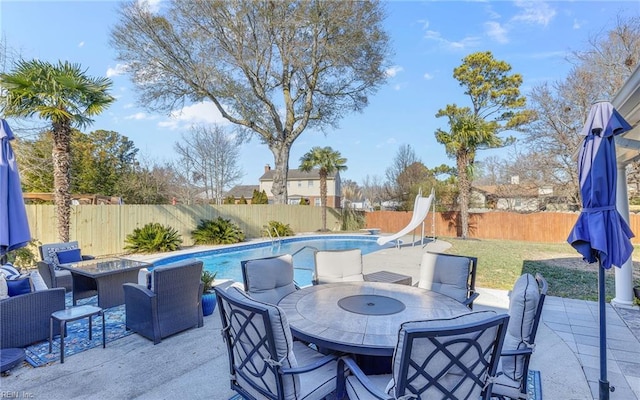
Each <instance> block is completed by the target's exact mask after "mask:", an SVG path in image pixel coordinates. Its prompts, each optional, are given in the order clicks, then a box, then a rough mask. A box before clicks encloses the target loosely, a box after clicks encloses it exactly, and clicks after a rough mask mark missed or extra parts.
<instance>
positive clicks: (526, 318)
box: [500, 274, 540, 380]
mask: <svg viewBox="0 0 640 400" xmlns="http://www.w3.org/2000/svg"><path fill="white" fill-rule="evenodd" d="M539 301H540V291H539V288H538V282H537V281H536V279H535V278H534V277H533V275H531V274H523V275H521V276H520V277H519V278H518V280H517V281H516V283H515V285H514V286H513V290H512V291H511V295H510V298H509V315H510V317H511V318H510V319H509V325H508V327H507V334H506V336H505V338H504V344H503V346H502V350H503V351H506V350H520V349H524V348H527V347H528V346H529V338H530V337H531V329H532V328H533V323H534V319H535V316H536V309H537V308H538V302H539ZM500 361H501V364H502V372H503V373H504V374H505V375H506V376H508V377H509V378H511V379H513V380H520V379H521V378H522V374H523V367H524V365H523V363H524V356H503V357H501V359H500Z"/></svg>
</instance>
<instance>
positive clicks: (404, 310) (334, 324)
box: [278, 282, 470, 356]
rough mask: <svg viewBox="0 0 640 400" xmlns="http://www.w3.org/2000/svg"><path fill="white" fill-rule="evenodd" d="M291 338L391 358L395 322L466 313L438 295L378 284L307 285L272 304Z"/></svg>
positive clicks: (455, 303)
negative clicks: (282, 315) (284, 319)
mask: <svg viewBox="0 0 640 400" xmlns="http://www.w3.org/2000/svg"><path fill="white" fill-rule="evenodd" d="M278 306H280V307H281V308H282V309H283V310H284V312H285V314H286V315H287V319H288V321H289V325H290V327H291V331H292V333H293V335H294V337H297V338H299V339H301V340H305V341H309V342H312V343H316V344H317V345H318V346H321V347H325V348H328V349H331V350H336V351H343V352H346V353H353V354H364V355H376V356H389V355H392V354H393V351H394V349H395V346H396V343H397V340H398V330H399V329H400V324H402V323H403V322H407V321H417V320H426V319H438V318H451V317H454V316H457V315H460V314H466V313H469V312H470V310H469V308H467V307H466V306H464V305H463V304H461V303H459V302H458V301H456V300H454V299H453V298H451V297H448V296H445V295H443V294H440V293H437V292H433V291H429V290H426V289H420V288H417V287H413V286H406V285H397V284H393V283H381V282H343V283H331V284H324V285H316V286H308V287H305V288H302V289H300V290H297V291H295V292H293V293H291V294H289V295H287V296H285V297H284V298H283V299H282V300H280V302H279V303H278Z"/></svg>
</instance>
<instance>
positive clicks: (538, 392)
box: [229, 369, 542, 400]
mask: <svg viewBox="0 0 640 400" xmlns="http://www.w3.org/2000/svg"><path fill="white" fill-rule="evenodd" d="M527 391H528V392H529V399H531V400H542V381H540V371H534V370H531V369H530V370H529V375H527ZM329 397H331V396H329ZM229 400H243V397H242V396H240V395H239V394H236V395H233V396H231V397H230V398H229Z"/></svg>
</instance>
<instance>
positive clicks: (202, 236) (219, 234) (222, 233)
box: [191, 217, 245, 244]
mask: <svg viewBox="0 0 640 400" xmlns="http://www.w3.org/2000/svg"><path fill="white" fill-rule="evenodd" d="M191 237H192V238H193V241H194V242H195V244H233V243H238V242H243V241H244V238H245V235H244V232H243V231H242V229H240V227H239V226H238V225H236V224H234V223H233V222H231V220H230V219H224V218H222V217H218V218H216V219H213V220H211V219H206V220H201V221H200V223H199V224H198V227H197V228H196V229H195V230H194V231H192V232H191Z"/></svg>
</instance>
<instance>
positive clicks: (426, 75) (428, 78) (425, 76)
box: [422, 72, 433, 81]
mask: <svg viewBox="0 0 640 400" xmlns="http://www.w3.org/2000/svg"><path fill="white" fill-rule="evenodd" d="M422 76H423V77H424V79H426V80H428V81H430V80H431V79H433V75H431V74H430V73H428V72H425V73H424V75H422Z"/></svg>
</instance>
